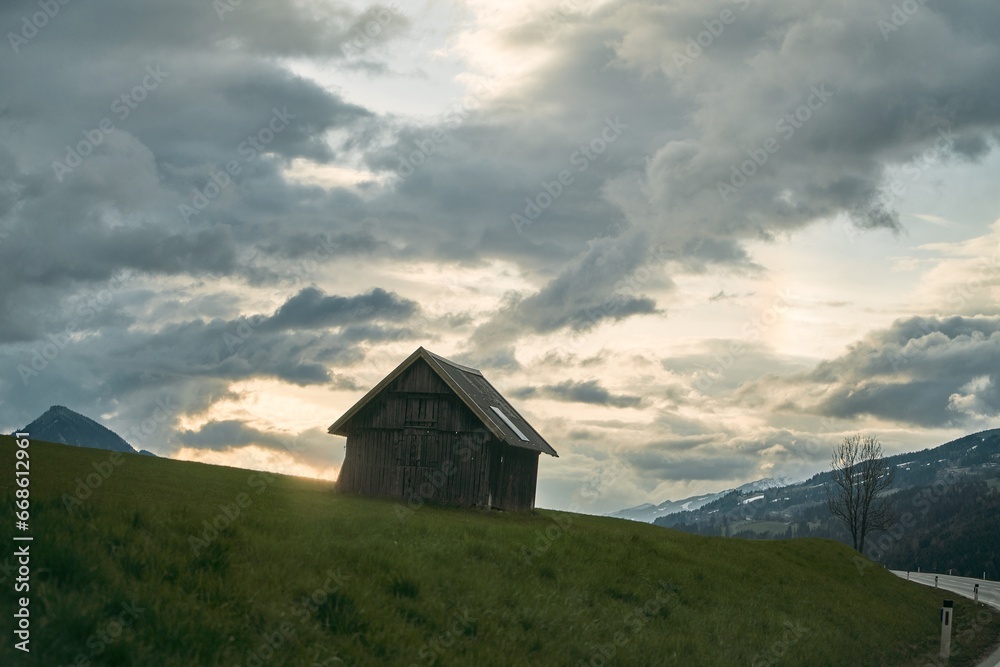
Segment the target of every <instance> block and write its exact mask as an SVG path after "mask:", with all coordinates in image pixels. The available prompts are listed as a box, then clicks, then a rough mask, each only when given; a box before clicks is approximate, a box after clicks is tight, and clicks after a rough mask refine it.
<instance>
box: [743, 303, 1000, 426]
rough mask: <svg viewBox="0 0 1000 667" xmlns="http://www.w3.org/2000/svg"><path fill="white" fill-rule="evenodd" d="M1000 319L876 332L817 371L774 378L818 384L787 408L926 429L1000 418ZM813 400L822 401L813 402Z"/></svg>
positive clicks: (904, 323) (920, 323)
mask: <svg viewBox="0 0 1000 667" xmlns="http://www.w3.org/2000/svg"><path fill="white" fill-rule="evenodd" d="M997 369H1000V318H995V317H951V318H943V319H942V318H935V317H914V318H910V319H906V320H898V321H897V322H895V323H893V325H892V326H891V327H889V328H888V329H883V330H879V331H875V332H872V333H870V334H869V335H868V336H866V337H865V338H864V339H863V340H861V341H859V342H858V343H856V344H854V345H852V346H851V347H850V348H849V349H848V351H847V352H846V353H845V354H844V355H841V356H840V357H837V358H836V359H832V360H830V361H826V362H823V363H821V364H819V365H818V366H817V367H816V368H815V369H814V370H813V371H811V372H809V373H805V374H798V375H792V376H790V377H789V378H787V379H785V380H781V379H777V378H775V379H773V380H771V381H765V382H764V383H763V385H772V382H773V383H774V384H782V383H786V382H787V383H790V384H792V385H799V386H807V387H811V389H810V391H809V392H808V394H807V397H806V398H805V399H804V400H793V401H791V402H788V403H786V404H784V405H783V406H779V407H783V408H785V409H793V410H807V411H810V412H815V413H818V414H821V415H824V416H829V417H840V418H853V417H858V416H860V415H872V416H875V417H880V418H882V419H887V420H890V421H896V422H900V423H903V424H912V425H916V426H922V427H946V426H963V425H968V424H970V423H975V421H976V420H977V419H982V418H991V417H995V416H996V415H998V414H1000V372H998V371H997ZM809 396H812V397H815V399H814V400H810V398H809Z"/></svg>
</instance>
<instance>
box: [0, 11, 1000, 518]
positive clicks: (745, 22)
mask: <svg viewBox="0 0 1000 667" xmlns="http://www.w3.org/2000/svg"><path fill="white" fill-rule="evenodd" d="M539 4H542V3H528V2H523V3H522V2H510V3H503V4H501V5H498V3H490V2H486V1H485V0H466V1H464V2H463V1H461V0H454V1H452V2H448V1H444V0H442V1H440V2H436V1H431V0H428V1H426V2H416V1H415V2H412V3H405V4H404V3H399V4H376V5H367V4H363V3H349V2H333V1H326V0H299V1H294V0H284V1H277V0H275V1H271V0H242V1H240V2H238V1H237V0H215V1H214V2H213V1H211V0H177V1H175V2H153V1H152V0H145V1H142V2H137V1H136V0H106V1H103V2H99V3H86V2H71V3H68V4H60V3H58V2H55V1H54V0H53V1H51V2H48V3H46V2H44V1H43V2H38V1H37V0H32V1H28V0H15V1H12V2H5V3H3V5H2V7H0V27H2V28H3V32H4V33H5V35H6V37H5V38H4V43H3V44H2V45H0V309H2V310H0V312H2V314H3V317H2V319H0V405H2V410H0V428H2V429H3V430H4V431H7V432H9V431H11V430H13V429H16V428H19V427H22V426H24V425H25V424H27V423H28V422H30V421H31V420H32V419H34V418H35V417H37V416H38V415H39V414H40V413H41V412H42V411H44V410H45V409H46V408H47V407H49V406H50V405H53V404H62V405H66V406H68V407H70V408H72V409H74V410H77V411H79V412H81V413H83V414H86V415H88V416H90V417H93V418H96V419H99V420H101V421H102V422H103V423H105V424H107V425H108V426H110V427H111V428H113V429H115V430H116V431H117V432H119V433H120V434H121V435H123V436H124V437H125V438H126V439H127V440H129V441H130V442H131V443H132V444H133V445H135V446H136V447H137V448H147V449H149V450H151V451H153V452H155V453H157V454H159V455H162V456H170V457H174V458H181V459H188V460H201V461H208V462H217V463H224V464H227V465H237V466H245V467H253V468H260V469H269V470H276V471H282V472H291V473H294V474H301V475H312V476H321V477H326V478H330V479H333V478H335V477H336V473H337V470H338V468H339V465H340V462H341V461H342V459H343V452H344V447H343V443H344V441H343V439H341V438H335V437H333V436H329V435H327V434H326V433H325V430H326V427H327V426H328V425H329V424H330V423H332V422H333V421H334V420H335V419H336V418H337V417H338V416H340V414H342V413H343V412H344V411H345V410H346V409H347V408H348V407H350V406H351V405H352V404H353V403H354V402H355V401H356V400H357V399H358V398H359V397H360V396H361V395H362V394H363V393H364V392H365V391H366V390H367V389H368V388H369V387H370V386H371V385H373V384H374V383H375V382H377V381H378V380H379V379H381V377H383V376H384V375H385V374H386V373H388V372H389V371H390V370H391V369H392V368H394V367H395V366H396V365H397V364H398V363H399V362H400V361H401V360H402V359H404V358H405V357H406V356H407V355H408V354H409V353H410V352H412V351H413V350H414V349H415V348H416V347H417V346H419V345H424V346H425V347H427V348H428V349H430V350H432V351H434V352H437V353H438V354H441V355H444V356H447V357H450V358H452V359H455V360H457V361H460V362H464V363H467V364H470V365H473V366H476V367H479V368H481V369H482V370H483V371H484V372H485V373H486V375H487V377H488V378H489V379H490V380H491V381H492V382H493V384H494V385H496V386H497V387H498V388H499V389H500V390H501V391H502V392H504V393H505V394H507V395H508V396H509V397H510V398H511V400H512V401H514V403H515V404H516V405H517V406H518V407H519V408H520V410H521V412H523V413H524V414H525V416H526V417H527V418H528V419H529V420H530V421H531V422H532V423H533V425H534V426H535V427H536V428H537V429H538V430H539V431H540V432H541V433H543V434H544V435H545V436H546V438H547V439H548V440H549V441H550V442H551V443H552V444H553V446H554V447H555V448H556V450H558V452H559V454H560V457H559V458H558V459H553V458H548V457H543V459H544V460H543V461H542V462H541V467H540V473H539V489H538V504H539V505H540V506H543V507H552V508H564V509H565V508H571V507H572V508H574V509H580V510H582V511H586V512H595V513H596V512H606V511H611V510H614V509H618V508H621V507H625V506H629V505H635V504H639V503H642V502H647V501H652V502H661V501H663V500H666V499H668V498H679V497H684V496H688V495H692V494H694V493H700V492H706V491H715V490H719V489H722V488H726V487H728V486H733V485H736V484H739V483H742V482H746V481H750V480H753V479H758V478H761V477H764V476H769V475H788V476H791V477H802V476H805V475H808V474H811V473H814V472H817V471H819V470H821V469H823V468H825V467H826V466H827V462H828V459H829V452H830V449H831V447H832V446H833V445H834V444H835V443H837V442H838V441H839V440H840V439H842V438H843V436H844V435H845V434H851V433H855V432H859V431H861V432H865V433H872V434H875V435H878V436H879V437H880V438H881V440H882V442H883V443H884V444H885V446H886V448H887V449H888V450H889V451H890V452H901V451H906V450H911V449H921V448H924V447H927V446H934V445H937V444H940V443H942V442H945V441H946V440H948V439H950V438H952V437H956V436H959V435H962V434H965V433H968V432H971V431H975V430H981V429H985V428H993V427H996V426H1000V306H998V304H1000V222H998V218H1000V197H998V195H997V192H998V191H997V186H996V184H997V182H998V178H1000V156H998V155H997V151H996V150H995V146H996V142H997V136H998V130H1000V77H997V72H998V71H1000V42H998V41H997V39H996V35H997V32H998V30H1000V5H997V4H996V3H990V2H980V1H974V0H952V1H949V2H947V3H945V2H925V1H923V0H907V2H902V3H897V4H896V5H893V3H892V2H889V1H888V0H874V1H873V0H843V1H841V2H836V3H817V2H806V1H805V0H780V1H777V0H776V1H773V2H762V1H757V0H721V1H719V0H709V1H707V2H706V1H704V0H698V1H697V2H695V1H694V0H675V1H672V2H667V1H665V2H651V1H648V0H646V1H639V0H614V1H609V2H597V1H594V2H589V1H586V0H562V1H561V2H559V3H558V4H557V3H551V4H548V6H547V8H540V7H539V6H538V5H539ZM498 6H499V7H500V8H498Z"/></svg>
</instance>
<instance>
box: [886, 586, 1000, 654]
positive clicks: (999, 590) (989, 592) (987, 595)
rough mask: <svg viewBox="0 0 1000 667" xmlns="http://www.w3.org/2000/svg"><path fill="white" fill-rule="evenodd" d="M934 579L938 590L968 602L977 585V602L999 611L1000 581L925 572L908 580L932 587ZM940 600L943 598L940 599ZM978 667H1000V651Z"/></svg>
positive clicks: (971, 598)
mask: <svg viewBox="0 0 1000 667" xmlns="http://www.w3.org/2000/svg"><path fill="white" fill-rule="evenodd" d="M892 573H893V574H895V575H896V576H898V577H902V578H903V579H906V578H907V573H906V572H901V571H899V570H892ZM934 577H937V580H938V581H937V584H938V588H939V589H941V591H942V593H943V592H944V591H949V592H952V593H957V594H958V595H961V596H962V597H967V598H969V599H970V600H973V599H975V597H974V592H973V586H975V585H976V584H979V601H980V602H982V603H984V604H988V605H990V606H991V607H993V608H995V609H1000V581H983V580H982V579H970V578H969V577H952V576H949V575H947V574H933V573H931V574H928V573H926V572H921V573H919V574H918V573H916V572H910V573H909V580H910V581H913V582H916V583H918V584H924V585H925V586H933V585H934ZM941 599H942V600H943V599H944V597H942V598H941ZM979 667H1000V649H998V650H997V651H996V652H995V653H993V654H992V655H991V656H990V657H988V658H986V659H985V660H984V661H982V662H980V663H979Z"/></svg>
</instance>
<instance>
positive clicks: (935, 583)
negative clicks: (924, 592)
mask: <svg viewBox="0 0 1000 667" xmlns="http://www.w3.org/2000/svg"><path fill="white" fill-rule="evenodd" d="M937 578H938V576H937V575H936V574H935V575H934V590H937Z"/></svg>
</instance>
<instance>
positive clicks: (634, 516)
mask: <svg viewBox="0 0 1000 667" xmlns="http://www.w3.org/2000/svg"><path fill="white" fill-rule="evenodd" d="M794 483H795V482H793V481H792V479H791V478H790V477H765V478H764V479H758V480H757V481H756V482H748V483H746V484H744V485H742V486H738V487H736V488H735V489H726V490H725V491H719V492H717V493H708V494H705V495H701V496H691V497H690V498H684V499H682V500H665V501H664V502H662V503H660V504H659V505H653V504H652V503H644V504H642V505H637V506H635V507H628V508H626V509H623V510H618V511H617V512H612V513H610V514H608V515H606V516H613V517H615V518H617V519H629V520H630V521H642V522H644V523H653V522H655V521H656V520H657V519H658V518H660V517H663V516H667V515H669V514H677V513H679V512H692V511H695V510H699V509H701V508H702V507H704V506H705V505H708V504H709V503H711V502H714V501H716V500H718V499H719V498H722V497H723V496H726V495H728V494H730V493H733V492H734V491H738V492H740V493H754V492H757V491H763V490H765V489H773V488H775V487H780V486H787V485H789V484H794Z"/></svg>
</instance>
